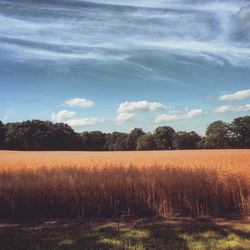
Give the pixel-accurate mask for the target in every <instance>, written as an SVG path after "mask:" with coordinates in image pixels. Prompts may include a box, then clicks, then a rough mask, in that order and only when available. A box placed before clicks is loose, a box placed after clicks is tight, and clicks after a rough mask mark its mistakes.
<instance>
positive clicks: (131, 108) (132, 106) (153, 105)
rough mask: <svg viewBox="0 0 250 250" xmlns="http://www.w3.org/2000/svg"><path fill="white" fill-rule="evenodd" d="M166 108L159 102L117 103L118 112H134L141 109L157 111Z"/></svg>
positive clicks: (141, 110)
mask: <svg viewBox="0 0 250 250" xmlns="http://www.w3.org/2000/svg"><path fill="white" fill-rule="evenodd" d="M164 109H166V108H165V107H164V106H163V105H162V104H161V103H158V102H148V101H138V102H128V101H126V102H123V103H121V104H120V105H119V107H118V109H117V112H118V113H135V112H143V111H158V110H164Z"/></svg>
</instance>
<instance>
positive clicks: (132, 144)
mask: <svg viewBox="0 0 250 250" xmlns="http://www.w3.org/2000/svg"><path fill="white" fill-rule="evenodd" d="M174 148H176V149H195V148H214V149H219V148H250V116H245V117H239V118H236V119H234V121H233V122H232V123H225V122H223V121H215V122H213V123H211V124H210V125H209V126H208V128H207V131H206V136H205V137H202V138H201V137H200V136H199V135H198V134H196V133H195V132H193V131H192V132H185V131H179V132H175V130H174V129H173V128H172V127H169V126H162V127H158V128H156V129H155V131H154V133H147V134H145V132H144V131H143V130H142V129H140V128H135V129H133V130H131V132H130V133H121V132H113V133H108V134H106V133H103V132H101V131H92V132H82V133H76V132H75V131H74V130H73V129H72V128H71V127H70V126H69V125H67V124H63V123H56V124H53V123H52V122H49V121H40V120H31V121H25V122H15V123H7V124H3V123H2V122H1V121H0V149H12V150H86V151H88V150H91V151H103V150H108V151H123V150H168V149H174Z"/></svg>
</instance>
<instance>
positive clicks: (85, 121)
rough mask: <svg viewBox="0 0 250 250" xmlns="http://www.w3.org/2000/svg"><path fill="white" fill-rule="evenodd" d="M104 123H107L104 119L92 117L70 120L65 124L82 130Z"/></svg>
mask: <svg viewBox="0 0 250 250" xmlns="http://www.w3.org/2000/svg"><path fill="white" fill-rule="evenodd" d="M104 121H105V119H104V118H96V117H90V118H79V119H69V120H67V121H66V122H65V123H67V124H68V125H70V126H71V127H73V128H81V127H86V126H92V125H95V124H97V123H103V122H104Z"/></svg>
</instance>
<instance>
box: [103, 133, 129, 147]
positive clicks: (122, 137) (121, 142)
mask: <svg viewBox="0 0 250 250" xmlns="http://www.w3.org/2000/svg"><path fill="white" fill-rule="evenodd" d="M127 136H128V134H126V133H120V132H113V133H112V134H107V135H106V144H105V146H104V149H105V150H110V151H123V150H127V143H126V141H127Z"/></svg>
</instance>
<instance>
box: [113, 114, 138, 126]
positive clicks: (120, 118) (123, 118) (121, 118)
mask: <svg viewBox="0 0 250 250" xmlns="http://www.w3.org/2000/svg"><path fill="white" fill-rule="evenodd" d="M134 116H135V115H134V114H133V113H120V114H118V115H117V117H116V118H115V122H116V124H118V125H121V124H123V123H125V122H128V121H132V120H133V119H134Z"/></svg>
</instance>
